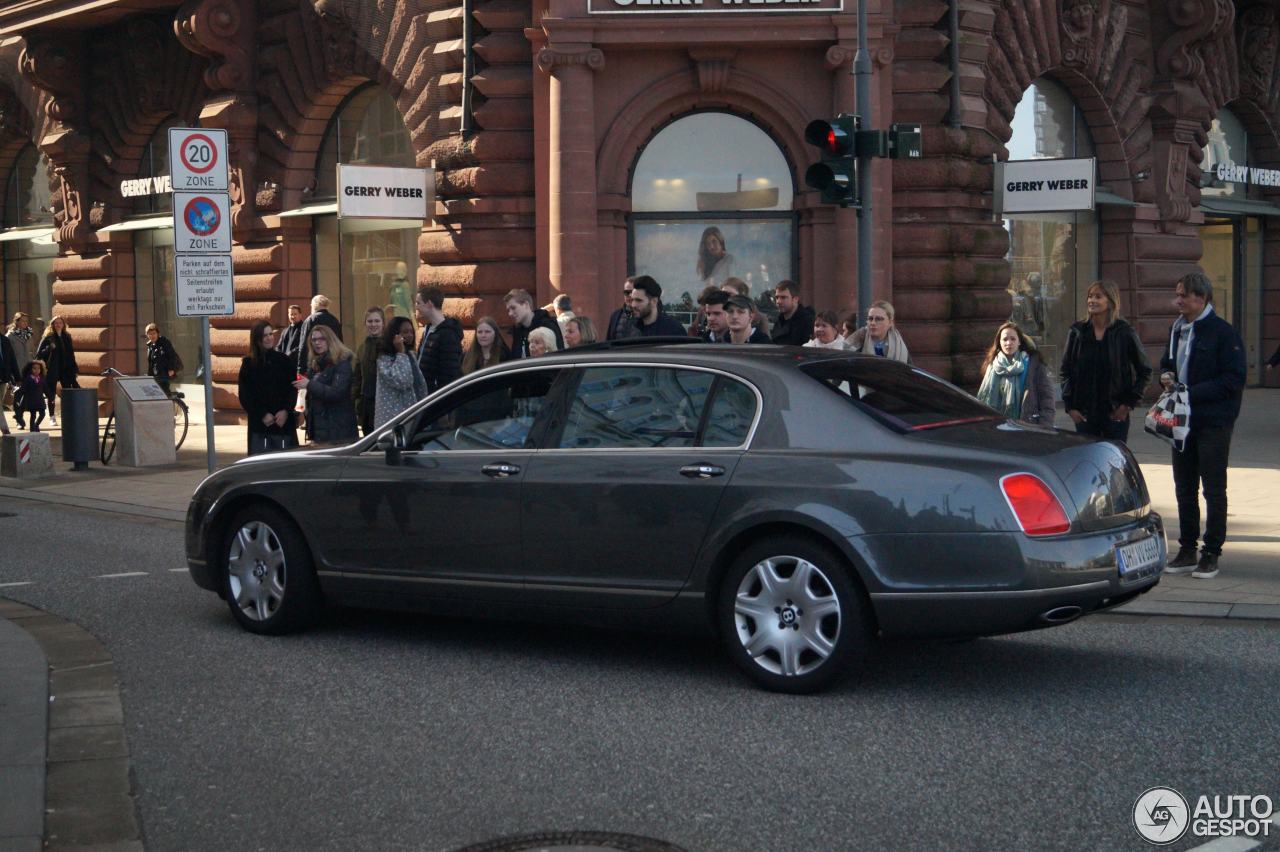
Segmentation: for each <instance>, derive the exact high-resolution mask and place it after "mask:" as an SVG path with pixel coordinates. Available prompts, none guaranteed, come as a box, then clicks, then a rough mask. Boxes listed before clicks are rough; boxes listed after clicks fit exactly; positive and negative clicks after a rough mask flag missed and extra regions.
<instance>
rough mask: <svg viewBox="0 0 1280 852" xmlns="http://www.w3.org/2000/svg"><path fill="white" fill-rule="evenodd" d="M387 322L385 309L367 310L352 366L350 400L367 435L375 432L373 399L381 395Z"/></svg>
mask: <svg viewBox="0 0 1280 852" xmlns="http://www.w3.org/2000/svg"><path fill="white" fill-rule="evenodd" d="M386 321H387V314H386V312H385V311H383V310H382V308H370V309H369V310H367V311H365V312H364V331H365V338H364V342H363V343H361V344H360V351H359V352H358V353H357V354H356V360H355V363H354V364H353V365H352V374H351V401H352V402H353V403H355V407H356V419H357V420H358V421H359V422H360V431H361V433H362V434H364V435H368V434H369V433H370V432H372V431H373V409H374V401H375V400H376V399H377V397H378V351H379V350H380V348H381V345H382V329H383V326H385V325H386Z"/></svg>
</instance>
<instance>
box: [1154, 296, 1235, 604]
mask: <svg viewBox="0 0 1280 852" xmlns="http://www.w3.org/2000/svg"><path fill="white" fill-rule="evenodd" d="M1174 294H1175V295H1174V300H1173V304H1174V306H1175V307H1177V309H1178V314H1179V317H1178V319H1177V320H1175V321H1174V323H1173V328H1172V329H1171V330H1170V333H1169V344H1168V346H1167V347H1166V348H1165V351H1164V357H1163V358H1161V359H1160V369H1161V370H1163V371H1164V372H1163V373H1162V374H1161V376H1160V383H1161V384H1162V385H1164V387H1165V388H1169V387H1172V386H1173V385H1174V384H1175V383H1178V384H1183V385H1186V387H1187V395H1188V401H1189V402H1190V404H1191V419H1190V424H1189V425H1190V427H1191V430H1190V434H1188V435H1187V441H1186V445H1185V447H1184V448H1183V450H1182V452H1178V451H1177V450H1176V449H1175V450H1174V451H1173V485H1174V490H1175V492H1176V493H1177V497H1178V525H1179V534H1178V545H1179V548H1178V555H1177V556H1175V557H1174V558H1173V559H1172V560H1171V561H1170V562H1169V565H1168V567H1167V568H1166V569H1165V571H1166V573H1168V574H1185V573H1187V572H1188V571H1190V572H1191V576H1192V577H1196V578H1198V579H1202V580H1208V579H1211V578H1213V577H1216V576H1217V575H1218V557H1219V556H1220V555H1221V554H1222V544H1223V542H1224V541H1226V538H1227V455H1228V452H1229V451H1230V449H1231V430H1232V429H1233V428H1234V426H1235V423H1236V418H1237V417H1239V416H1240V400H1241V398H1242V396H1243V394H1244V383H1245V377H1246V368H1245V360H1244V343H1243V342H1242V341H1241V340H1240V335H1239V334H1238V333H1237V332H1236V330H1235V329H1234V328H1233V327H1232V326H1231V323H1229V322H1227V321H1226V320H1224V319H1223V318H1222V317H1220V316H1218V315H1217V314H1216V313H1214V311H1213V284H1212V283H1211V282H1210V281H1209V277H1208V276H1207V275H1205V274H1204V273H1202V272H1192V273H1190V274H1187V275H1184V276H1182V278H1180V279H1179V280H1178V283H1177V286H1176V287H1175V289H1174ZM1201 484H1203V486H1204V502H1205V506H1206V507H1207V509H1208V512H1207V517H1206V518H1205V527H1204V547H1203V548H1202V549H1201V551H1200V555H1199V558H1197V557H1196V541H1197V539H1199V538H1200V500H1199V491H1200V487H1201Z"/></svg>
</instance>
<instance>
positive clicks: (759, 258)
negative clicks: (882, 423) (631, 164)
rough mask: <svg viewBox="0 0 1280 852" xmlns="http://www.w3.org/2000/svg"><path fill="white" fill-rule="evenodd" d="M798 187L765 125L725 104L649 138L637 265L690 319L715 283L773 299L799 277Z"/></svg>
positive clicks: (642, 161)
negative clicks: (736, 284)
mask: <svg viewBox="0 0 1280 852" xmlns="http://www.w3.org/2000/svg"><path fill="white" fill-rule="evenodd" d="M793 194H794V187H793V183H792V177H791V168H790V166H789V165H788V163H787V160H786V158H785V157H784V156H783V153H782V150H781V149H780V148H779V147H778V144H777V142H775V141H774V140H773V139H772V138H771V137H770V136H769V135H768V134H767V133H766V132H765V131H764V130H762V129H761V128H760V127H759V126H757V125H755V124H753V123H751V122H750V121H747V120H746V119H743V118H739V117H738V116H735V115H730V114H729V113H723V112H700V113H694V114H693V115H688V116H685V117H683V118H680V119H677V120H676V121H673V122H672V123H671V124H668V125H667V126H666V127H664V128H663V129H662V130H661V131H659V132H658V134H657V135H656V136H654V137H653V139H652V140H651V141H650V142H649V144H648V145H646V146H645V148H644V150H643V151H642V152H641V154H640V157H639V159H638V160H637V162H636V166H635V171H634V173H633V175H632V181H631V205H632V206H631V209H632V216H631V233H630V237H631V268H632V269H633V270H634V274H636V275H652V276H653V277H654V278H655V279H657V281H658V283H659V284H661V285H662V295H663V300H664V306H665V307H666V309H667V310H668V311H669V312H671V313H672V314H674V315H675V316H676V318H677V319H679V320H681V321H682V322H685V323H688V322H689V321H690V320H691V319H692V318H693V315H694V312H695V310H696V300H697V297H698V294H699V293H700V292H701V291H702V289H703V288H704V287H706V286H708V285H712V284H715V285H719V284H722V283H723V282H724V279H725V278H728V277H736V278H741V279H742V280H743V281H745V282H747V284H748V286H749V287H750V288H751V293H752V296H753V297H756V298H757V299H758V300H761V299H762V300H764V301H763V302H762V307H765V308H766V309H771V308H772V305H771V303H770V302H769V301H768V295H767V294H769V292H770V291H771V290H772V289H773V286H774V285H775V284H776V283H777V282H778V281H781V280H783V279H785V278H793V277H794V275H795V253H796V252H795V215H794V214H793V213H792V212H791V207H792V198H793Z"/></svg>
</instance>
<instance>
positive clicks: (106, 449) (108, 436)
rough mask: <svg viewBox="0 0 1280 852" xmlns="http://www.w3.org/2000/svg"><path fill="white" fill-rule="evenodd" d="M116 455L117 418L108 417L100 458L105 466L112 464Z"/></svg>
mask: <svg viewBox="0 0 1280 852" xmlns="http://www.w3.org/2000/svg"><path fill="white" fill-rule="evenodd" d="M115 454H116V416H115V414H114V413H113V414H109V415H107V425H106V426H104V427H102V443H101V445H99V447H98V458H99V459H101V460H102V463H103V464H110V463H111V457H112V456H114V455H115Z"/></svg>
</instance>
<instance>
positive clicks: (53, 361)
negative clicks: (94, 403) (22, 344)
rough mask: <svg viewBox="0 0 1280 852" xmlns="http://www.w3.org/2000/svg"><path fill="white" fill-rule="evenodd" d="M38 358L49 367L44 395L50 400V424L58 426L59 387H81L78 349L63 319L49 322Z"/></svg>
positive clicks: (59, 318)
mask: <svg viewBox="0 0 1280 852" xmlns="http://www.w3.org/2000/svg"><path fill="white" fill-rule="evenodd" d="M36 358H37V359H39V360H41V361H43V362H44V363H45V364H46V365H47V366H48V367H49V372H48V378H47V380H46V381H45V383H44V393H45V397H46V398H47V399H48V400H49V422H50V423H52V424H53V425H55V426H56V425H58V418H57V416H56V415H55V408H56V401H57V399H58V386H59V385H61V386H62V387H64V388H78V387H80V382H79V378H80V369H79V368H78V367H77V366H76V348H75V346H73V345H72V344H71V335H70V333H68V332H67V321H66V320H64V319H63V318H62V317H54V318H53V319H51V320H49V325H48V326H46V327H45V330H44V336H43V337H41V338H40V346H39V347H37V349H36Z"/></svg>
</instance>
